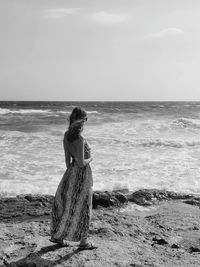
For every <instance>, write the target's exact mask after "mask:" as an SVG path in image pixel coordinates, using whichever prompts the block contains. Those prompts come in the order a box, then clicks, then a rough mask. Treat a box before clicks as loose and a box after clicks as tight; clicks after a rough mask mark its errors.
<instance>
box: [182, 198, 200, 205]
mask: <svg viewBox="0 0 200 267" xmlns="http://www.w3.org/2000/svg"><path fill="white" fill-rule="evenodd" d="M184 203H186V204H189V205H193V206H198V207H200V201H199V200H197V199H195V198H193V199H188V200H185V201H184Z"/></svg>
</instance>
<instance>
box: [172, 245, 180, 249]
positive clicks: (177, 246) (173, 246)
mask: <svg viewBox="0 0 200 267" xmlns="http://www.w3.org/2000/svg"><path fill="white" fill-rule="evenodd" d="M171 248H180V247H179V245H177V244H172V245H171Z"/></svg>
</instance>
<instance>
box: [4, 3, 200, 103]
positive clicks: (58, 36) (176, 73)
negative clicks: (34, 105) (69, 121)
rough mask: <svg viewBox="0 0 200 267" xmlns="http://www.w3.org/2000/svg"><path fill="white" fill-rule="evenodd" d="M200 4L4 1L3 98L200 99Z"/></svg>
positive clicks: (16, 99) (99, 99) (96, 99)
mask: <svg viewBox="0 0 200 267" xmlns="http://www.w3.org/2000/svg"><path fill="white" fill-rule="evenodd" d="M199 70H200V1H199V0H84V1H83V0H29V1H27V0H0V100H14V101H18V100H34V101H41V100H44V101H62V100H63V101H72V100H73V101H127V100H128V101H200V75H199Z"/></svg>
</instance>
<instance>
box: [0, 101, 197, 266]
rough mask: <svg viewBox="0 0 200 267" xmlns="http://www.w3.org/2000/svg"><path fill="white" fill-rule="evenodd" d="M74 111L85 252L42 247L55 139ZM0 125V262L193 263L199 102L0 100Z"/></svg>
mask: <svg viewBox="0 0 200 267" xmlns="http://www.w3.org/2000/svg"><path fill="white" fill-rule="evenodd" d="M80 105H81V106H82V107H83V108H85V109H86V110H87V112H88V121H87V123H86V125H85V129H84V137H85V138H86V139H87V141H88V142H89V144H90V146H91V148H92V154H93V157H94V160H93V162H92V163H91V167H92V171H93V179H94V186H93V190H94V194H93V216H92V220H91V226H90V231H89V239H90V241H91V242H93V243H94V244H96V245H97V246H98V248H97V249H95V250H92V251H89V250H88V251H78V250H77V244H75V243H70V246H69V247H59V246H57V245H55V244H52V243H51V242H50V241H49V238H50V233H49V227H50V213H51V205H52V201H53V197H54V194H55V191H56V188H57V186H58V184H59V181H60V180H61V178H62V176H63V174H64V172H65V170H66V166H65V162H64V151H63V134H64V132H65V131H66V129H67V126H68V116H69V114H70V112H71V110H72V108H73V107H74V106H80ZM0 125H1V128H0V142H1V151H0V157H1V166H0V229H1V230H0V241H1V242H0V266H11V267H12V266H15V267H17V266H18V267H19V266H21V267H22V266H29V267H30V266H36V267H43V266H46V267H47V266H77V267H80V266H86V267H89V266H94V267H96V266H99V267H100V266H105V267H110V266H120V267H121V266H122V267H125V266H135V267H143V266H155V267H158V266H163V267H164V266H165V267H171V266H179V267H180V266H181V267H182V266H183V267H186V266H194V267H196V266H199V262H200V243H199V240H200V234H199V225H200V213H199V207H200V199H199V193H200V185H199V173H200V172H199V160H200V156H199V155H200V141H199V134H200V104H199V102H0ZM152 188H153V189H152Z"/></svg>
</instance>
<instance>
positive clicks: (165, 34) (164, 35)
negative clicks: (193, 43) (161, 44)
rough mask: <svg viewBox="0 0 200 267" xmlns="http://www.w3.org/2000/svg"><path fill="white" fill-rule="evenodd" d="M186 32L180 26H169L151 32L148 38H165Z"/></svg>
mask: <svg viewBox="0 0 200 267" xmlns="http://www.w3.org/2000/svg"><path fill="white" fill-rule="evenodd" d="M182 34H184V31H183V30H181V29H178V28H167V29H164V30H162V31H159V32H155V33H151V34H148V35H147V36H146V39H163V38H168V37H173V36H177V35H182Z"/></svg>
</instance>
